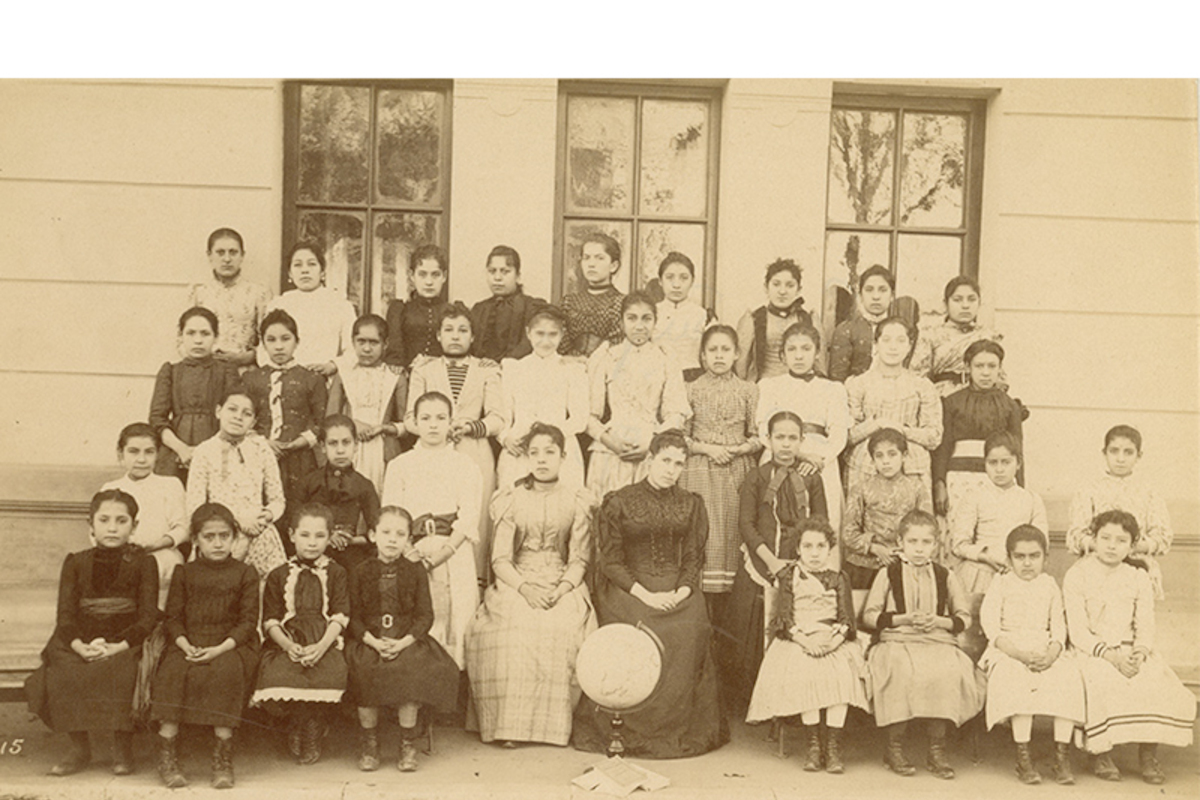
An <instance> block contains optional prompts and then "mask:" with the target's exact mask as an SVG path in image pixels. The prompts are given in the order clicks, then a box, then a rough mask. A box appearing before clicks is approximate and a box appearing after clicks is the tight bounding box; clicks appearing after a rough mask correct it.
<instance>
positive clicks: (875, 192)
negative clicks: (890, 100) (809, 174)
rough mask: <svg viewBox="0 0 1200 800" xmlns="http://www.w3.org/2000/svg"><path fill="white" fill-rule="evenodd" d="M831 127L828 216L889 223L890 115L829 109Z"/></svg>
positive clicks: (837, 219)
mask: <svg viewBox="0 0 1200 800" xmlns="http://www.w3.org/2000/svg"><path fill="white" fill-rule="evenodd" d="M831 127H832V130H831V132H830V136H829V206H828V209H827V211H826V213H827V214H828V217H829V221H830V222H856V223H858V224H860V225H863V224H866V225H888V224H890V223H891V221H892V180H893V167H894V164H895V161H894V159H895V148H896V142H895V139H896V114H895V113H894V112H891V111H854V110H849V109H843V108H835V109H834V110H833V115H832V126H831Z"/></svg>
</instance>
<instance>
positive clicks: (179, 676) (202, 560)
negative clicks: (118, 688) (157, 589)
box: [150, 503, 258, 789]
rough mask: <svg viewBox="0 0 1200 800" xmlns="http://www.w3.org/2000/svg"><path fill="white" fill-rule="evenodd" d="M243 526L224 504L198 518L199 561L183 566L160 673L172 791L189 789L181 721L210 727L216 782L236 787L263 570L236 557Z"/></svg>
mask: <svg viewBox="0 0 1200 800" xmlns="http://www.w3.org/2000/svg"><path fill="white" fill-rule="evenodd" d="M236 537H237V521H236V520H235V519H234V518H233V513H232V512H231V511H230V510H229V509H228V508H226V507H225V506H223V505H220V504H217V503H205V504H204V505H202V506H200V507H199V508H197V509H196V513H194V514H192V526H191V539H192V549H193V551H194V552H195V553H196V558H195V559H194V560H192V561H189V562H188V563H187V564H184V565H182V566H180V567H179V568H178V569H177V570H176V571H175V578H174V580H172V582H171V596H170V598H169V600H168V603H167V622H166V628H167V640H168V642H169V644H168V645H167V650H166V654H165V655H164V656H163V660H162V662H161V663H160V664H159V666H158V671H157V672H156V673H155V675H154V692H153V697H154V703H153V705H152V706H151V708H150V718H151V719H153V720H157V721H158V723H159V728H158V774H159V777H160V778H162V782H163V783H164V784H165V785H166V786H167V788H168V789H176V788H179V787H180V786H186V785H187V778H186V777H185V776H184V774H183V771H182V770H181V769H180V767H179V754H178V748H177V746H176V742H177V741H178V739H177V738H176V737H177V736H178V735H179V726H180V724H184V723H185V724H188V725H204V726H206V727H209V726H211V727H212V729H213V735H214V736H215V737H216V742H215V743H214V750H213V775H212V785H213V788H216V789H229V788H232V787H233V730H234V728H236V727H238V723H239V722H241V718H242V709H243V707H244V706H245V704H246V697H247V695H249V694H250V690H251V689H252V688H253V687H254V671H255V669H256V668H257V667H258V573H257V572H255V571H254V568H253V567H251V566H250V565H249V564H243V563H242V562H240V561H238V560H237V559H235V558H234V557H233V542H234V539H235V538H236Z"/></svg>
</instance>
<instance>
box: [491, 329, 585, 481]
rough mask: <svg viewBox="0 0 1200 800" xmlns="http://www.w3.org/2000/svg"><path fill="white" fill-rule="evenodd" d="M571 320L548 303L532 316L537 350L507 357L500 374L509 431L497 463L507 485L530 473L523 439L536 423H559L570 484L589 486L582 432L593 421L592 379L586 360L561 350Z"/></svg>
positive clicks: (502, 405)
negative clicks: (585, 481)
mask: <svg viewBox="0 0 1200 800" xmlns="http://www.w3.org/2000/svg"><path fill="white" fill-rule="evenodd" d="M565 329H566V319H565V318H564V317H563V314H562V311H561V310H560V309H559V308H558V307H557V306H543V307H542V308H540V309H539V310H538V311H537V312H536V313H535V314H534V315H533V316H532V317H531V318H530V319H529V325H528V326H526V328H525V335H526V337H528V339H529V344H530V346H531V347H532V348H533V352H532V353H530V354H529V355H527V356H525V357H524V358H520V359H505V361H504V362H503V364H501V374H500V416H501V417H502V418H503V432H502V433H501V434H500V435H499V436H498V437H496V438H497V439H498V440H499V442H500V445H501V448H502V449H501V451H500V460H499V462H498V463H497V465H496V483H497V485H498V486H499V487H500V488H501V489H505V488H508V487H510V486H512V485H513V482H514V481H516V480H519V479H520V478H523V477H525V476H526V475H528V474H529V462H528V460H527V459H526V457H525V453H524V451H523V450H522V449H521V442H522V441H523V440H524V438H525V437H526V436H527V435H528V434H529V431H530V430H531V429H532V427H533V424H534V423H535V422H541V423H544V424H546V425H553V426H554V427H556V428H558V429H559V430H560V431H562V432H563V435H564V437H565V441H566V449H565V450H564V451H563V452H564V461H563V466H562V473H561V478H560V480H562V482H563V483H564V484H570V485H574V486H582V485H583V455H582V454H581V453H580V450H579V439H578V437H577V434H580V433H583V431H584V429H585V428H586V427H587V423H588V412H589V406H588V379H587V370H586V369H585V367H584V365H583V364H581V363H578V361H576V360H574V359H569V358H567V357H564V356H562V355H560V354H559V352H558V347H559V344H560V343H561V342H562V337H563V332H564V330H565Z"/></svg>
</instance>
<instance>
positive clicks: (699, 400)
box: [679, 372, 758, 594]
mask: <svg viewBox="0 0 1200 800" xmlns="http://www.w3.org/2000/svg"><path fill="white" fill-rule="evenodd" d="M687 396H688V403H689V405H691V407H692V415H693V416H692V417H691V419H690V420H689V421H688V425H687V434H688V436H689V437H690V438H691V439H694V440H695V441H697V442H703V443H704V444H718V445H725V446H736V445H741V444H744V443H745V442H746V440H747V439H751V438H753V437H754V433H755V429H754V412H755V408H756V406H757V402H758V387H757V386H756V385H755V384H753V383H750V382H749V381H744V380H742V379H741V378H739V377H737V376H736V375H734V374H733V373H732V372H727V373H725V374H724V375H721V376H717V375H713V374H712V373H711V372H705V373H704V374H703V375H701V376H700V377H699V378H697V379H696V380H694V381H692V382H691V383H689V384H687ZM754 461H755V459H754V456H752V455H743V456H738V457H737V458H735V459H734V460H733V461H731V462H730V463H728V464H725V465H720V464H716V463H714V462H713V460H712V459H711V458H709V457H708V456H706V455H702V454H700V453H692V454H691V455H689V456H688V460H687V463H686V464H685V465H684V468H683V476H682V477H681V478H680V479H679V485H680V486H682V487H683V488H684V489H687V490H688V491H689V492H695V493H696V494H698V495H700V497H701V498H703V500H704V509H705V511H707V512H708V525H709V528H708V534H709V535H708V542H707V543H706V544H705V546H704V572H703V573H701V577H700V585H701V588H702V589H703V590H704V591H705V592H713V593H719V594H724V593H726V592H728V591H729V590H730V589H732V588H733V576H734V574H736V573H737V568H738V565H739V564H741V563H742V555H741V545H742V539H741V536H740V535H739V533H738V489H740V488H741V485H742V481H744V480H745V479H746V475H747V473H749V472H750V470H751V468H753V467H754Z"/></svg>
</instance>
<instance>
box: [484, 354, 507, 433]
mask: <svg viewBox="0 0 1200 800" xmlns="http://www.w3.org/2000/svg"><path fill="white" fill-rule="evenodd" d="M480 368H482V369H483V370H484V373H483V416H482V417H481V418H480V422H482V423H483V426H484V429H485V432H484V434H483V436H496V435H497V434H499V433H500V432H501V431H503V430H504V414H503V403H502V401H501V395H500V365H499V364H497V363H496V362H494V361H491V360H490V359H484V360H483V361H481V362H480ZM483 436H481V437H479V438H483Z"/></svg>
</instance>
